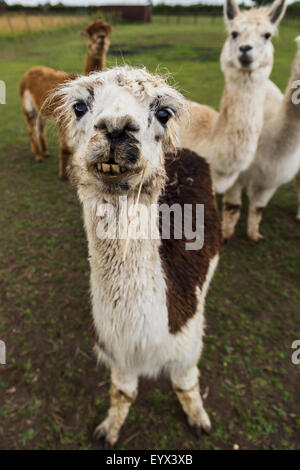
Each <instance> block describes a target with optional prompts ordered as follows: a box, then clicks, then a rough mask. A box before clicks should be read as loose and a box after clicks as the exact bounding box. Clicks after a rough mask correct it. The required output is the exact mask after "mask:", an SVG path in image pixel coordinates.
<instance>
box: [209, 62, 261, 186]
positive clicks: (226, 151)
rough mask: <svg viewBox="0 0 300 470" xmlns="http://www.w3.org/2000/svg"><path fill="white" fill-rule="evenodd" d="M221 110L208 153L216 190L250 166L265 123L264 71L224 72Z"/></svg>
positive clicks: (230, 183) (228, 184)
mask: <svg viewBox="0 0 300 470" xmlns="http://www.w3.org/2000/svg"><path fill="white" fill-rule="evenodd" d="M225 78H226V83H225V89H224V93H223V97H222V101H221V110H220V114H219V116H218V118H217V119H216V121H215V122H214V124H213V126H212V129H211V132H210V136H209V140H208V144H207V151H206V150H204V151H206V154H205V153H204V156H207V159H208V161H209V162H210V164H211V168H212V176H213V182H214V187H215V190H216V192H220V193H222V192H224V191H226V190H227V189H228V188H229V187H231V185H232V184H233V183H234V180H235V179H236V177H237V175H238V174H239V173H240V172H241V171H244V170H245V169H246V168H248V167H249V165H250V164H251V162H252V161H253V158H254V156H255V153H256V148H257V143H258V139H259V135H260V133H261V130H262V127H263V115H264V100H265V94H266V84H267V80H266V77H265V76H264V75H260V74H255V73H253V74H252V73H245V72H237V71H236V72H234V73H232V74H231V76H228V75H227V76H225Z"/></svg>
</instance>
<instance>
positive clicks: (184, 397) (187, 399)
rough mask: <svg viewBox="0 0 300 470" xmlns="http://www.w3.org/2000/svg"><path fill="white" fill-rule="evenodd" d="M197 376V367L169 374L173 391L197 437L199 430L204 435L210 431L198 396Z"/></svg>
mask: <svg viewBox="0 0 300 470" xmlns="http://www.w3.org/2000/svg"><path fill="white" fill-rule="evenodd" d="M199 375H200V372H199V369H198V367H197V366H194V367H192V368H190V369H189V370H188V371H184V372H179V373H178V372H177V373H172V374H171V381H172V386H173V388H174V391H175V393H176V395H177V397H178V400H179V401H180V403H181V406H182V408H183V411H184V412H185V414H186V416H187V420H188V423H189V425H190V426H191V427H192V428H193V429H194V430H195V431H196V433H197V435H199V434H200V433H201V430H203V431H205V432H206V433H209V432H210V430H211V422H210V419H209V416H208V414H207V413H206V411H205V409H204V406H203V402H202V398H201V395H200V385H199Z"/></svg>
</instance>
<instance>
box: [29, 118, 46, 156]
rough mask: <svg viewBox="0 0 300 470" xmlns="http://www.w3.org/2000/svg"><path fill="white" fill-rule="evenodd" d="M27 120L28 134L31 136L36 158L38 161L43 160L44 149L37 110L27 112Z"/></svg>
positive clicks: (31, 144) (32, 148)
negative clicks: (41, 144) (42, 147)
mask: <svg viewBox="0 0 300 470" xmlns="http://www.w3.org/2000/svg"><path fill="white" fill-rule="evenodd" d="M25 117H26V120H27V128H28V134H29V138H30V146H31V150H32V152H33V153H34V157H35V160H36V161H37V162H42V161H43V155H42V149H41V146H40V138H39V133H38V130H39V128H38V125H37V115H36V112H32V113H27V112H25Z"/></svg>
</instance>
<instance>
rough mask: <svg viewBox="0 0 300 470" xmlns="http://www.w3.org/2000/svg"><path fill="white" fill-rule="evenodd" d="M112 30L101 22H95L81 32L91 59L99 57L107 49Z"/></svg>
mask: <svg viewBox="0 0 300 470" xmlns="http://www.w3.org/2000/svg"><path fill="white" fill-rule="evenodd" d="M111 33H112V28H111V26H110V25H109V24H107V23H106V22H105V21H103V20H96V21H94V23H91V24H89V25H88V26H86V27H85V28H84V30H83V31H81V34H82V35H83V36H86V37H87V51H88V54H89V55H90V56H92V57H99V56H102V54H104V53H106V52H107V51H108V49H109V45H110V40H109V36H110V35H111Z"/></svg>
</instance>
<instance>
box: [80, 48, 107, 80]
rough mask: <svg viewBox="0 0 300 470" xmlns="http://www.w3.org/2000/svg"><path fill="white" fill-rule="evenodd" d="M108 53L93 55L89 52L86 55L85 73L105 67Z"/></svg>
mask: <svg viewBox="0 0 300 470" xmlns="http://www.w3.org/2000/svg"><path fill="white" fill-rule="evenodd" d="M105 59H106V53H105V52H103V53H102V54H101V55H99V56H92V55H90V54H89V53H87V55H86V60H85V66H84V74H85V75H88V74H89V73H91V72H96V71H97V70H98V71H100V72H101V71H102V70H104V68H105Z"/></svg>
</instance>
